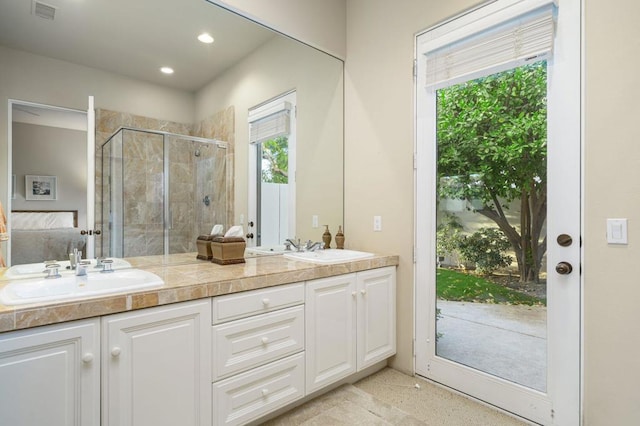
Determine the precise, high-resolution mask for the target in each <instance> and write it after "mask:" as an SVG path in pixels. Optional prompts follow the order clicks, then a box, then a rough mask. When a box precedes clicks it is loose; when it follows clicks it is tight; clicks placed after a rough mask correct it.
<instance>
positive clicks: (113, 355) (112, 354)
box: [111, 346, 122, 358]
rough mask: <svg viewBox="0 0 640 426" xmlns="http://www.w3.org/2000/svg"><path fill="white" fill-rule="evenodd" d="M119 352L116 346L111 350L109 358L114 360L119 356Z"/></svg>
mask: <svg viewBox="0 0 640 426" xmlns="http://www.w3.org/2000/svg"><path fill="white" fill-rule="evenodd" d="M121 351H122V350H121V349H120V348H119V347H118V346H114V347H113V349H111V356H112V357H114V358H115V357H117V356H119V355H120V352H121Z"/></svg>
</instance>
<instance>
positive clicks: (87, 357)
mask: <svg viewBox="0 0 640 426" xmlns="http://www.w3.org/2000/svg"><path fill="white" fill-rule="evenodd" d="M92 361H93V354H92V353H91V352H87V353H86V354H84V355H83V356H82V362H84V363H85V364H91V362H92Z"/></svg>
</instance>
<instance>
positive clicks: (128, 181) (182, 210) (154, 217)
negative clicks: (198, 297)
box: [97, 127, 228, 257]
mask: <svg viewBox="0 0 640 426" xmlns="http://www.w3.org/2000/svg"><path fill="white" fill-rule="evenodd" d="M227 184H228V182H227V143H226V142H221V141H218V140H215V139H205V138H198V137H193V136H186V135H178V134H173V133H167V132H160V131H155V130H143V129H134V128H128V127H122V128H120V129H119V130H118V131H116V132H115V133H114V134H113V135H112V136H111V137H109V138H108V139H107V141H106V142H105V143H104V144H103V145H102V185H101V186H102V196H101V197H100V199H99V200H98V207H97V215H100V214H101V215H102V224H103V225H102V228H103V233H102V238H101V242H100V241H98V243H99V244H97V246H98V247H99V249H100V251H101V255H102V256H114V257H132V256H149V255H161V254H173V253H189V252H195V251H196V239H197V237H198V235H202V234H208V233H209V232H210V230H211V229H212V227H213V225H214V224H218V223H220V224H224V225H225V226H226V225H227V224H228V221H227V211H228V210H227V202H228V201H227V200H228V196H227V192H228V185H227ZM205 200H208V203H207V202H205Z"/></svg>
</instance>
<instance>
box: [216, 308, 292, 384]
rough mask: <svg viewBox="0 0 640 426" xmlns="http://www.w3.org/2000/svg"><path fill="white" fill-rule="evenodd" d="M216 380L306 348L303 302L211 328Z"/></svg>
mask: <svg viewBox="0 0 640 426" xmlns="http://www.w3.org/2000/svg"><path fill="white" fill-rule="evenodd" d="M212 332H213V336H212V342H213V360H212V362H213V364H212V367H213V381H216V380H219V379H221V378H224V377H228V376H230V375H232V374H235V373H238V372H240V371H245V370H248V369H250V368H254V367H258V366H260V365H263V364H266V363H267V362H271V361H274V360H276V359H278V358H282V357H284V356H287V355H291V354H294V353H296V352H299V351H302V350H304V305H300V306H295V307H293V308H287V309H282V310H279V311H276V312H271V313H268V314H262V315H256V316H253V317H250V318H244V319H241V320H236V321H231V322H227V323H224V324H220V325H215V326H213V327H212Z"/></svg>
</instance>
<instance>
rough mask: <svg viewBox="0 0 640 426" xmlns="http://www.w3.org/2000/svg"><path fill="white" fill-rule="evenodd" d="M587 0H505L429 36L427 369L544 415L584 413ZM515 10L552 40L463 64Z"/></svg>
mask: <svg viewBox="0 0 640 426" xmlns="http://www.w3.org/2000/svg"><path fill="white" fill-rule="evenodd" d="M577 3H578V2H572V1H565V2H562V4H561V6H560V8H559V9H557V10H556V9H555V7H553V6H552V5H551V4H549V2H544V1H539V2H537V1H534V2H522V1H517V0H504V1H501V0H499V1H497V2H495V3H492V4H491V5H488V6H485V7H482V8H480V9H478V10H476V11H474V12H472V13H470V14H467V15H465V16H463V17H461V18H459V19H458V20H453V21H451V22H450V23H448V24H445V25H443V26H441V27H438V28H436V29H435V30H433V31H428V32H426V33H424V34H422V35H420V36H419V37H418V44H417V46H418V52H417V53H418V68H417V69H418V71H417V85H416V90H417V111H418V121H417V132H418V140H417V171H416V176H417V210H416V217H417V221H416V223H417V226H416V241H417V247H416V253H417V256H416V258H417V261H416V288H417V293H416V296H417V297H416V372H417V373H418V374H420V375H423V376H425V377H427V378H430V379H433V380H434V381H437V382H440V383H442V384H444V385H447V386H450V387H452V388H455V389H457V390H459V391H461V392H464V393H467V394H469V395H471V396H474V397H476V398H478V399H481V400H483V401H486V402H488V403H491V404H494V405H496V406H498V407H500V408H503V409H505V410H507V411H511V412H513V413H515V414H518V415H520V416H522V417H525V418H527V419H529V420H532V421H535V422H538V423H541V424H578V421H579V390H580V387H579V380H580V266H579V265H580V243H579V242H580V126H579V123H580V104H579V102H580V85H579V75H580V74H579V33H578V31H576V28H579V27H577V26H576V24H577V22H576V21H578V22H579V16H580V15H579V9H578V4H577ZM545 8H548V9H545ZM541 10H543V12H541ZM514 16H515V18H514ZM514 19H515V20H516V21H517V25H521V26H524V27H525V28H524V29H522V27H518V29H517V30H516V31H515V34H516V36H517V37H520V34H521V33H522V32H526V31H527V28H526V25H527V23H533V24H531V25H533V26H535V31H536V36H537V35H539V34H540V33H541V32H542V31H543V30H541V28H542V27H543V26H544V25H545V22H544V21H545V20H546V23H547V24H548V23H549V22H550V21H549V20H550V19H552V20H553V23H552V24H551V26H550V27H549V28H550V31H554V30H555V31H556V33H555V34H551V42H552V43H553V44H552V45H550V46H549V48H548V50H546V51H545V52H544V53H542V54H540V53H537V54H536V55H527V57H526V58H523V59H521V60H515V61H512V62H511V63H509V64H507V65H505V63H504V62H502V63H499V64H498V63H496V64H488V65H487V64H486V62H483V63H480V65H479V68H478V69H475V70H473V72H471V73H465V72H466V71H467V70H465V71H463V72H461V73H460V74H459V75H458V76H457V77H456V76H455V74H456V72H457V70H456V69H455V65H454V66H452V65H451V63H452V61H455V55H456V54H457V53H460V52H462V55H463V56H464V57H465V61H462V62H464V66H468V64H469V62H468V61H466V59H468V58H469V56H471V57H472V56H473V55H469V51H473V49H482V48H485V47H486V46H487V45H489V44H490V43H491V42H492V37H494V35H495V34H499V36H498V37H495V38H496V39H499V42H501V40H503V39H504V37H503V34H501V31H503V30H504V29H505V28H506V27H507V26H508V25H511V24H513V22H514ZM447 26H449V28H443V27H447ZM474 32H476V33H477V34H474ZM452 34H454V35H455V34H466V35H465V36H464V37H462V39H459V40H455V39H454V40H452V39H451V37H452ZM470 34H473V35H471V36H470ZM443 37H444V38H447V37H448V40H447V41H445V42H444V43H445V47H444V48H443V47H442V46H438V47H435V48H434V45H437V43H438V42H440V40H442V38H443ZM474 37H475V38H477V39H478V40H480V44H479V45H476V46H471V48H469V46H464V47H465V48H467V49H466V50H465V49H460V45H464V44H465V43H467V42H468V41H469V39H473V38H474ZM538 41H539V39H538ZM522 44H523V45H525V46H526V42H523V43H522ZM500 46H502V45H500ZM536 48H538V47H536ZM438 49H442V50H447V52H446V53H445V54H443V55H442V56H443V57H444V56H446V60H445V61H444V62H445V63H446V65H445V67H449V68H448V69H447V70H446V72H444V73H443V75H445V77H442V76H440V77H438V75H437V73H438V72H439V71H440V70H438V69H436V71H435V74H436V75H435V77H434V75H433V73H434V71H433V68H434V67H435V68H437V64H436V65H435V66H434V65H433V64H434V63H437V59H438V58H437V55H438V54H439V50H438ZM516 50H518V49H516ZM434 52H435V53H434ZM516 53H518V52H516ZM465 55H466V56H465ZM481 56H482V58H483V59H482V60H483V61H484V60H485V59H486V58H487V57H490V56H491V55H490V54H488V55H484V54H483V55H481ZM434 57H436V59H433V58H434ZM452 58H453V59H452ZM472 60H473V58H472ZM451 76H454V77H453V78H451Z"/></svg>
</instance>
